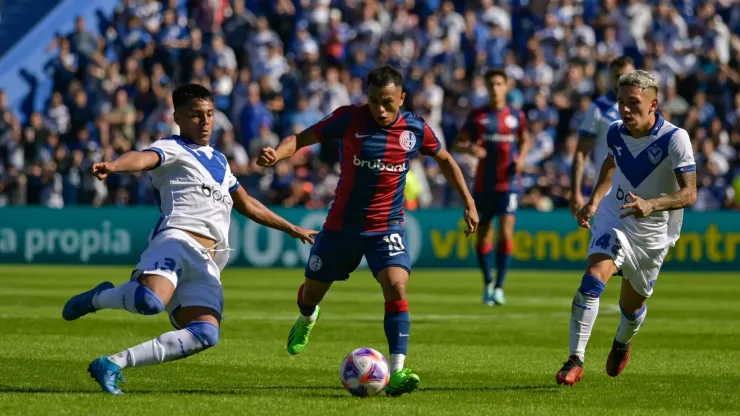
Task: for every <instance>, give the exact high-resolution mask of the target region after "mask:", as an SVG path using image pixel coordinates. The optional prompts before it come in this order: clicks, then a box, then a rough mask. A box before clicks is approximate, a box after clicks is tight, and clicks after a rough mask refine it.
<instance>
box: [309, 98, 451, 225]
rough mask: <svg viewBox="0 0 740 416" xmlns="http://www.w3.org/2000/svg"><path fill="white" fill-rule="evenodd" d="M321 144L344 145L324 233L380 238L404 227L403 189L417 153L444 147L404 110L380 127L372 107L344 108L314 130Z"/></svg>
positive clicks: (417, 120) (414, 117)
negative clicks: (380, 233) (386, 233)
mask: <svg viewBox="0 0 740 416" xmlns="http://www.w3.org/2000/svg"><path fill="white" fill-rule="evenodd" d="M311 129H312V131H313V133H314V134H315V135H316V137H317V138H318V140H319V141H320V142H327V141H331V140H336V141H337V142H338V144H339V158H340V165H341V166H340V167H341V173H340V175H339V184H338V185H337V191H336V197H335V198H334V202H333V203H332V205H331V209H330V210H329V216H328V217H327V219H326V223H325V224H324V229H326V230H332V231H344V230H348V231H357V232H361V233H378V232H387V231H393V230H401V229H402V228H403V204H404V196H403V191H404V186H405V184H406V173H407V172H408V169H409V162H410V159H411V157H412V156H414V155H415V154H416V152H420V153H421V154H424V155H435V154H436V153H437V152H439V150H440V148H441V147H442V145H441V143H440V142H439V139H437V136H435V134H434V132H432V130H431V129H430V128H429V126H428V125H427V124H426V122H424V120H423V119H422V118H421V117H419V116H417V115H415V114H412V113H410V112H408V111H400V112H399V114H398V117H397V118H396V121H395V122H394V123H393V124H391V125H390V126H386V127H383V126H380V125H379V124H377V123H376V122H375V121H374V120H373V118H372V116H371V114H370V109H369V108H368V106H367V105H363V106H361V107H357V106H354V105H351V106H344V107H339V108H337V109H336V110H334V112H333V113H331V114H329V115H328V116H326V117H325V118H324V119H323V120H321V121H319V122H318V123H316V124H315V125H314V126H312V127H311Z"/></svg>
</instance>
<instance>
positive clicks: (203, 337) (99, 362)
mask: <svg viewBox="0 0 740 416" xmlns="http://www.w3.org/2000/svg"><path fill="white" fill-rule="evenodd" d="M174 318H175V322H178V325H179V323H180V322H187V324H186V325H185V327H184V328H183V329H178V330H176V331H170V332H167V333H164V334H162V335H160V336H158V337H157V338H155V339H152V340H149V341H146V342H144V343H142V344H139V345H136V346H134V347H131V348H128V349H126V350H125V351H122V352H119V353H117V354H113V355H110V356H107V357H106V356H103V357H99V358H97V359H95V360H93V361H92V362H91V363H90V365H89V366H88V368H87V371H88V373H90V376H91V377H92V378H93V379H94V380H95V381H97V382H98V384H100V387H102V388H103V391H106V392H108V393H111V394H123V392H122V391H121V389H120V388H119V387H118V381H123V375H122V370H123V369H124V368H128V367H143V366H147V365H155V364H161V363H166V362H169V361H174V360H179V359H181V358H185V357H189V356H191V355H194V354H197V353H199V352H201V351H203V350H206V349H208V348H210V347H213V346H214V345H216V344H217V343H218V338H219V320H220V317H219V316H218V314H217V313H216V312H215V311H213V310H212V309H210V308H206V307H200V306H190V307H184V308H181V309H179V310H178V311H177V313H176V316H175V317H174ZM189 318H190V319H189Z"/></svg>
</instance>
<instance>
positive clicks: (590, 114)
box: [578, 91, 619, 178]
mask: <svg viewBox="0 0 740 416" xmlns="http://www.w3.org/2000/svg"><path fill="white" fill-rule="evenodd" d="M617 120H619V110H618V109H617V97H616V96H615V95H614V93H613V92H612V91H609V92H608V93H606V94H604V95H602V96H601V97H599V98H598V99H597V100H596V101H594V102H592V103H591V105H589V106H588V110H586V114H585V115H584V116H583V120H582V121H581V125H580V126H579V127H578V137H579V138H581V137H588V138H593V139H594V147H593V152H592V157H593V161H594V169H595V171H596V177H597V178H598V176H599V172H600V171H601V165H602V164H603V163H604V159H605V158H606V155H607V150H606V149H607V146H606V132H607V131H608V130H609V126H611V124H612V123H613V122H615V121H617Z"/></svg>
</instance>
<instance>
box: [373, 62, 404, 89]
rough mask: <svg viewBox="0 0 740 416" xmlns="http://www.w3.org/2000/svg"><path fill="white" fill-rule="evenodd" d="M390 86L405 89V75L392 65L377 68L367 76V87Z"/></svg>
mask: <svg viewBox="0 0 740 416" xmlns="http://www.w3.org/2000/svg"><path fill="white" fill-rule="evenodd" d="M390 84H394V85H395V86H397V87H403V75H402V74H401V73H400V72H399V71H398V70H397V69H395V68H393V67H392V66H390V65H384V66H381V67H379V68H375V69H373V70H372V71H370V73H369V74H367V86H368V87H369V86H371V85H375V86H376V87H379V88H383V87H387V86H388V85H390Z"/></svg>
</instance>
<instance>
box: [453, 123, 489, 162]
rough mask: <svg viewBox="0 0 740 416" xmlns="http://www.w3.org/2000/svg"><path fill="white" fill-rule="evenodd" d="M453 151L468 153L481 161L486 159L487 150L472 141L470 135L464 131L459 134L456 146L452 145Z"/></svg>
mask: <svg viewBox="0 0 740 416" xmlns="http://www.w3.org/2000/svg"><path fill="white" fill-rule="evenodd" d="M452 151H453V152H455V153H466V154H469V155H473V156H475V157H477V158H480V159H482V158H484V157H486V149H485V148H484V147H483V146H481V145H479V144H478V143H476V142H474V141H473V140H471V138H470V134H469V133H468V132H466V131H464V130H463V131H460V134H458V136H457V140H455V144H453V145H452Z"/></svg>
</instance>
